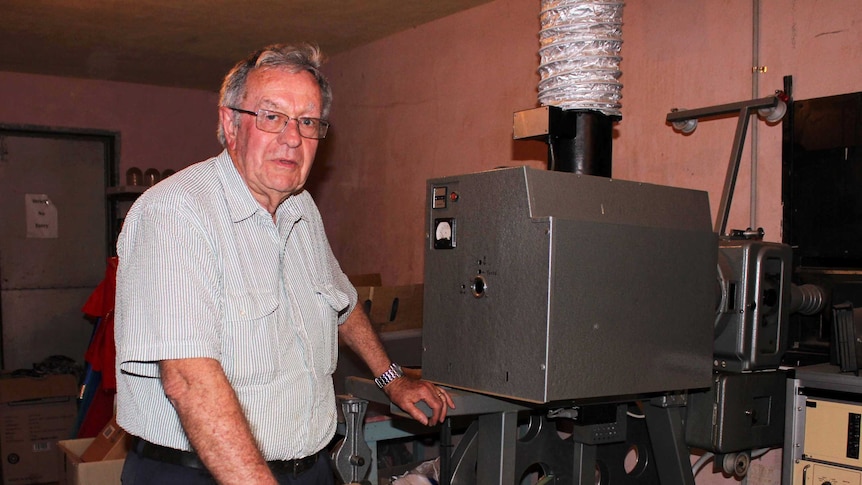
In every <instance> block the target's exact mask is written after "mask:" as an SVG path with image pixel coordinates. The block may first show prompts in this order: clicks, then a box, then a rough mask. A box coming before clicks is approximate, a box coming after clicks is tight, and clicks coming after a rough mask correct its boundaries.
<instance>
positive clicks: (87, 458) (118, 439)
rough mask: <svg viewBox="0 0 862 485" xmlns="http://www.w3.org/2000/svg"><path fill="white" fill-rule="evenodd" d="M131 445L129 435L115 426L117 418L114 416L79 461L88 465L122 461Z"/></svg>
mask: <svg viewBox="0 0 862 485" xmlns="http://www.w3.org/2000/svg"><path fill="white" fill-rule="evenodd" d="M131 444H132V440H131V439H130V437H129V434H128V433H126V431H125V430H124V429H123V428H121V427H120V426H119V425H118V424H117V417H116V416H114V417H113V418H111V421H109V422H108V424H106V425H105V427H104V428H102V431H100V432H99V434H98V435H97V436H96V438H95V439H94V440H93V442H92V443H90V446H89V447H88V448H87V449H86V450H84V453H83V454H81V461H84V462H87V463H89V462H93V461H103V460H117V459H123V458H125V457H126V453H128V451H129V447H130V446H131Z"/></svg>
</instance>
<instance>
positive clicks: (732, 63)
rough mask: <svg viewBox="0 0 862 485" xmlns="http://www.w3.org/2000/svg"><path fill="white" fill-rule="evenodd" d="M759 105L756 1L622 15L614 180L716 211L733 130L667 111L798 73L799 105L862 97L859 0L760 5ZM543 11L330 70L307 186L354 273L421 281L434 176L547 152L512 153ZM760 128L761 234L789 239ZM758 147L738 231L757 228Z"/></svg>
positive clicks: (495, 17) (413, 39) (532, 89)
mask: <svg viewBox="0 0 862 485" xmlns="http://www.w3.org/2000/svg"><path fill="white" fill-rule="evenodd" d="M761 3H762V7H761V14H760V19H761V21H760V26H759V28H760V64H761V65H766V66H767V68H768V69H767V72H766V73H764V74H760V75H759V85H760V88H759V92H758V93H754V92H753V90H752V17H753V15H752V0H721V1H714V2H713V1H710V2H679V1H674V0H650V1H648V2H629V3H628V4H627V5H626V7H625V13H624V21H625V25H624V28H623V40H624V43H623V48H622V56H623V61H622V63H621V69H622V71H623V76H622V79H621V80H622V82H623V84H624V88H623V96H624V97H623V100H622V103H623V108H622V113H623V119H622V122H621V123H619V124H618V126H617V128H616V140H615V144H614V177H616V178H621V179H627V180H637V181H644V182H651V183H658V184H665V185H675V186H681V187H687V188H694V189H700V190H706V191H708V192H709V194H710V201H711V206H712V210H713V213H715V212H716V210H717V207H718V203H719V200H720V197H721V189H722V187H723V183H724V177H725V173H726V170H727V164H728V160H729V156H730V149H731V144H732V142H733V135H734V131H735V128H736V119H735V118H728V119H721V120H714V121H704V122H701V123H700V125H699V126H698V128H697V130H696V131H695V132H694V133H693V134H692V135H690V136H683V135H680V134H678V133H675V132H674V131H673V130H672V129H671V128H670V127H669V126H668V125H666V124H665V121H664V120H665V116H666V115H667V113H668V112H669V110H670V109H671V108H674V107H680V108H699V107H706V106H713V105H718V104H725V103H731V102H737V101H744V100H748V99H753V98H758V97H763V96H767V95H770V94H772V93H773V92H774V91H775V90H776V89H781V88H782V87H783V81H782V78H783V76H785V75H792V76H793V79H794V95H795V98H796V99H806V98H811V97H818V96H826V95H832V94H841V93H847V92H855V91H860V90H862V62H860V58H862V50H860V49H858V46H859V45H862V29H860V28H859V27H858V25H859V24H860V23H862V0H835V1H827V0H798V1H792V0H779V1H763V2H761ZM538 13H539V2H538V1H535V2H526V1H523V0H497V1H495V2H492V3H489V4H486V5H483V6H479V7H476V8H473V9H471V10H468V11H466V12H462V13H459V14H456V15H452V16H450V17H447V18H444V19H441V20H438V21H436V22H432V23H430V24H426V25H422V26H419V27H417V28H414V29H411V30H409V31H407V32H403V33H400V34H397V35H394V36H391V37H389V38H387V39H384V40H381V41H378V42H375V43H373V44H371V45H368V46H365V47H361V48H358V49H354V50H352V51H350V52H348V53H346V54H341V55H337V56H333V58H332V59H331V62H330V63H329V65H328V66H327V71H328V72H329V74H330V77H331V81H332V84H333V86H334V89H335V105H334V108H333V114H332V121H333V124H334V128H333V130H332V132H333V135H332V138H331V139H328V140H327V141H326V146H325V147H324V148H323V152H322V153H321V156H320V157H319V161H318V163H319V166H318V167H317V169H318V171H317V173H316V174H315V176H316V177H318V178H319V180H317V181H316V183H314V184H313V185H312V187H313V193H314V195H315V197H316V199H317V200H318V203H319V204H320V205H321V208H322V210H323V213H324V215H325V216H326V219H327V222H328V229H327V230H328V232H329V234H330V237H331V239H332V241H333V245H334V249H335V251H336V254H337V255H338V256H339V257H340V259H341V262H342V265H343V266H344V268H345V270H346V271H347V272H348V273H367V272H380V273H382V275H383V279H384V282H386V283H390V284H400V283H412V282H420V281H421V280H422V278H423V276H422V271H423V262H422V260H423V253H422V251H423V247H424V228H423V223H424V189H425V185H424V184H425V180H427V179H428V178H432V177H439V176H445V175H454V174H458V173H469V172H475V171H480V170H487V169H490V168H494V167H496V166H499V165H520V164H524V163H528V164H530V165H533V166H537V167H544V166H545V162H544V159H545V158H544V152H545V148H544V145H543V144H541V143H540V142H514V141H512V139H511V137H512V113H513V112H515V111H518V110H521V109H527V108H532V107H534V106H537V102H536V85H537V83H538V80H539V78H538V74H537V73H536V69H537V67H538V62H539V59H538V36H537V34H538V30H539V21H538ZM752 125H756V128H754V129H756V130H757V138H758V144H757V148H758V150H757V155H758V157H757V158H758V161H757V166H756V181H757V182H756V190H755V196H754V205H753V207H754V209H755V210H754V216H753V217H754V226H755V227H758V226H759V227H763V228H764V229H765V230H766V237H767V239H768V240H773V241H780V240H781V234H780V221H781V186H780V175H781V127H780V126H768V125H767V124H766V123H764V122H762V121H755V120H752ZM751 139H752V138H751V134H749V137H748V139H747V143H746V149H745V154H744V157H743V161H742V167H741V169H740V173H739V179H738V182H737V188H736V193H735V197H734V200H733V204H732V206H731V218H730V223H729V227H731V228H746V227H748V226H749V225H751V222H752V221H751V218H752V215H751V213H752V212H751V210H750V208H751V207H752V203H751V195H750V192H751V191H750V186H751V176H750V174H751V173H752V166H751V157H750V149H751V146H752V145H751V143H750V141H751Z"/></svg>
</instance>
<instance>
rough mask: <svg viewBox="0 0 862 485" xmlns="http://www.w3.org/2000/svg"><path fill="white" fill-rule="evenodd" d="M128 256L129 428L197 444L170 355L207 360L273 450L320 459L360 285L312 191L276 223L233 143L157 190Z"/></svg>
mask: <svg viewBox="0 0 862 485" xmlns="http://www.w3.org/2000/svg"><path fill="white" fill-rule="evenodd" d="M117 253H118V256H119V268H118V272H117V297H116V316H115V318H116V344H117V393H118V412H117V419H118V422H119V424H120V426H122V427H123V428H125V429H126V430H127V431H128V432H129V433H131V434H133V435H136V436H139V437H141V438H144V439H146V440H148V441H151V442H154V443H157V444H160V445H163V446H168V447H172V448H177V449H183V450H190V449H191V445H190V443H189V440H188V438H187V437H186V435H185V433H184V432H183V429H182V426H181V425H180V421H179V417H178V416H177V414H176V412H175V411H174V408H173V407H172V406H171V404H170V402H169V401H168V399H167V398H166V397H165V394H164V390H163V389H162V386H161V381H160V380H159V368H158V362H159V361H161V360H165V359H184V358H200V357H205V358H212V359H216V360H217V361H219V362H220V363H221V366H222V368H223V369H224V371H225V374H226V376H227V378H228V380H229V382H230V383H231V385H232V387H233V388H234V390H235V392H236V394H237V397H238V399H239V402H240V404H241V406H242V408H243V410H244V412H245V415H246V417H247V419H248V421H249V424H250V426H251V430H252V433H253V434H254V436H255V438H256V440H257V442H258V445H259V447H260V449H261V452H262V454H263V456H264V458H265V459H267V460H287V459H291V458H298V457H303V456H308V455H310V454H313V453H315V452H317V451H319V450H320V449H322V448H323V447H324V446H325V445H326V444H327V443H328V442H329V441H330V440H331V439H332V436H333V435H334V432H335V425H336V410H335V396H334V391H333V386H332V373H333V372H334V370H335V365H336V362H337V350H338V335H337V328H338V325H339V324H340V323H343V321H344V320H345V319H346V318H347V315H349V313H350V312H351V311H352V310H353V308H354V307H355V305H356V290H355V289H354V288H353V286H352V285H351V284H350V282H349V281H348V280H347V277H346V276H345V275H344V273H343V272H342V270H341V268H340V266H339V265H338V262H337V261H336V259H335V257H334V255H333V254H332V250H331V248H330V246H329V242H328V240H327V238H326V234H325V233H324V229H323V222H322V220H321V217H320V213H319V212H318V209H317V206H316V205H315V203H314V201H313V200H312V198H311V196H310V195H309V194H308V193H307V192H305V191H303V192H300V193H298V194H295V195H292V196H291V197H289V198H288V199H287V200H285V201H284V202H283V203H282V204H281V205H280V206H279V208H278V209H277V212H276V221H273V218H272V215H271V214H269V213H268V212H267V211H266V210H265V209H264V208H263V207H262V206H261V205H260V204H259V203H258V202H257V201H256V200H255V199H254V197H253V196H252V195H251V192H250V191H249V189H248V187H247V186H246V185H245V183H244V181H243V180H242V178H241V177H240V175H239V173H238V172H237V170H236V168H235V167H234V165H233V162H232V161H231V159H230V156H229V155H228V154H227V152H222V153H221V154H220V155H219V156H218V157H216V158H213V159H210V160H207V161H204V162H200V163H197V164H195V165H192V166H190V167H189V168H187V169H185V170H182V171H179V172H177V173H176V174H174V175H172V176H171V177H169V178H167V179H165V180H164V181H162V182H160V183H158V184H156V185H155V186H153V187H151V188H150V189H148V190H147V191H146V192H144V194H142V195H141V197H139V199H138V200H137V201H136V202H135V204H134V205H133V206H132V208H131V209H130V211H129V213H128V214H127V216H126V219H125V221H124V224H123V230H122V232H121V234H120V237H119V239H118V243H117Z"/></svg>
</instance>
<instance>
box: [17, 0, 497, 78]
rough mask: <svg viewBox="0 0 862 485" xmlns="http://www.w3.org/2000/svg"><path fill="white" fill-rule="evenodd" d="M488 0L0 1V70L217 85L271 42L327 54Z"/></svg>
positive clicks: (335, 52)
mask: <svg viewBox="0 0 862 485" xmlns="http://www.w3.org/2000/svg"><path fill="white" fill-rule="evenodd" d="M489 1H490V0H316V1H313V0H304V1H303V0H133V1H125V0H2V1H0V71H12V72H26V73H35V74H48V75H54V76H64V77H77V78H90V79H105V80H112V81H125V82H134V83H143V84H154V85H161V86H175V87H186V88H196V89H207V90H217V89H218V87H219V82H220V80H221V78H222V77H223V76H224V74H225V73H226V72H227V71H228V70H229V69H230V68H231V67H232V66H233V64H234V63H235V62H236V61H238V60H240V59H242V58H244V57H245V56H247V55H248V54H249V53H251V52H253V51H255V50H257V49H259V48H260V47H263V46H265V45H267V44H271V43H275V42H297V41H311V42H316V43H317V44H319V45H320V46H321V48H322V49H323V50H324V52H325V53H327V54H328V55H330V56H332V55H334V54H338V53H340V52H344V51H347V50H349V49H352V48H354V47H358V46H361V45H363V44H366V43H369V42H372V41H375V40H377V39H381V38H383V37H386V36H388V35H391V34H394V33H396V32H400V31H403V30H407V29H410V28H412V27H415V26H417V25H421V24H424V23H427V22H430V21H432V20H435V19H438V18H441V17H445V16H447V15H451V14H453V13H456V12H459V11H462V10H466V9H469V8H472V7H475V6H477V5H480V4H483V3H487V2H489Z"/></svg>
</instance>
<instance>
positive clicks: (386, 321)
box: [356, 284, 424, 332]
mask: <svg viewBox="0 0 862 485" xmlns="http://www.w3.org/2000/svg"><path fill="white" fill-rule="evenodd" d="M356 291H357V293H359V295H360V302H362V301H363V300H362V299H361V297H362V296H366V300H365V302H366V303H365V307H366V311H368V317H369V318H370V319H371V324H372V325H373V326H374V329H375V330H377V331H378V332H392V331H396V330H409V329H415V328H422V303H423V298H424V293H423V291H424V287H423V285H421V284H416V285H401V286H372V287H358V288H356ZM368 302H370V303H368Z"/></svg>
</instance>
